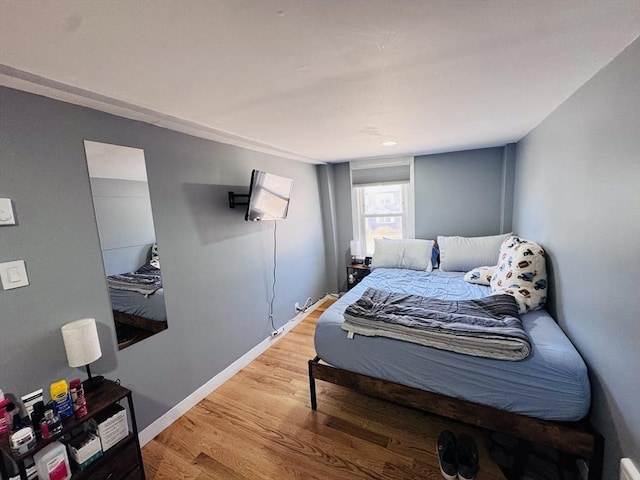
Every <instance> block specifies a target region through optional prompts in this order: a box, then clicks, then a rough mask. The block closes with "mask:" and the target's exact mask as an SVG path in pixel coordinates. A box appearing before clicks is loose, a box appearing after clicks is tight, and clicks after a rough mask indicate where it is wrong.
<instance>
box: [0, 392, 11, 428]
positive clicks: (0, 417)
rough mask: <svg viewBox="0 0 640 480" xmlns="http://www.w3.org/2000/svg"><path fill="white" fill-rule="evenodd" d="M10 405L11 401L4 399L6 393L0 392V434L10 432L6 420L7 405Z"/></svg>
mask: <svg viewBox="0 0 640 480" xmlns="http://www.w3.org/2000/svg"><path fill="white" fill-rule="evenodd" d="M8 404H9V399H8V398H5V397H4V392H3V391H2V390H0V434H2V433H7V431H8V430H9V428H8V426H7V420H6V418H5V413H7V405H8Z"/></svg>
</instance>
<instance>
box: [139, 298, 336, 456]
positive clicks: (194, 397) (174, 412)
mask: <svg viewBox="0 0 640 480" xmlns="http://www.w3.org/2000/svg"><path fill="white" fill-rule="evenodd" d="M328 298H332V297H331V296H330V295H326V296H325V297H323V298H321V299H320V300H318V301H317V302H316V303H314V304H313V305H312V306H311V307H309V308H308V309H307V310H306V311H305V312H302V313H299V314H298V315H296V316H295V317H294V318H292V319H291V320H289V321H288V322H287V323H286V324H285V325H284V332H283V333H282V334H280V335H277V336H275V337H268V338H265V339H264V340H263V341H262V342H260V343H259V344H258V345H256V346H255V347H253V348H252V349H251V350H249V351H248V352H247V353H245V354H244V355H243V356H241V357H240V358H239V359H237V360H236V361H235V362H233V363H232V364H231V365H229V366H228V367H227V368H225V369H224V370H222V371H221V372H220V373H218V374H217V375H216V376H215V377H213V378H212V379H211V380H209V381H208V382H207V383H205V384H204V385H202V386H201V387H200V388H198V389H197V390H196V391H195V392H193V393H192V394H191V395H189V396H188V397H187V398H185V399H184V400H182V401H181V402H180V403H178V404H177V405H176V406H174V407H173V408H171V410H169V411H168V412H167V413H165V414H164V415H162V416H161V417H160V418H158V419H157V420H156V421H155V422H153V423H151V424H150V425H149V426H147V427H146V428H144V429H143V430H141V431H140V432H138V438H139V439H140V445H141V446H144V445H146V444H147V443H149V442H150V441H151V440H153V438H155V437H156V436H157V435H159V434H160V433H161V432H162V431H163V430H164V429H165V428H167V427H169V425H171V424H172V423H173V422H175V421H176V420H178V419H179V418H180V417H181V416H182V415H184V414H185V413H186V412H187V411H189V409H191V408H192V407H194V406H195V405H197V404H198V402H199V401H201V400H202V399H204V398H206V397H207V396H208V395H209V394H211V392H213V391H214V390H216V389H217V388H218V387H220V386H221V385H222V384H223V383H224V382H226V381H227V380H229V379H230V378H231V377H233V376H234V375H235V374H236V373H238V372H239V371H240V370H242V369H243V368H244V367H246V366H247V365H249V363H251V362H252V361H253V360H255V359H256V358H258V357H259V356H260V355H261V354H262V353H263V352H265V351H266V350H267V349H268V348H269V347H271V346H272V345H274V344H275V343H276V342H278V341H280V339H281V338H282V337H284V336H285V335H286V334H287V333H289V331H290V330H291V329H292V328H293V327H295V326H296V325H297V324H299V323H300V322H301V321H302V320H303V319H304V318H305V317H306V316H307V315H309V314H310V313H311V312H313V311H314V310H315V309H316V308H318V306H320V305H321V303H322V301H324V300H326V299H328Z"/></svg>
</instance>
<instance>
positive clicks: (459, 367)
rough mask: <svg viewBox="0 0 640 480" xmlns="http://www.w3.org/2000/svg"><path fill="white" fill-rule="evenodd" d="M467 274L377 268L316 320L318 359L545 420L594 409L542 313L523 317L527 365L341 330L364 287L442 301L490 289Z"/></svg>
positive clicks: (580, 373)
mask: <svg viewBox="0 0 640 480" xmlns="http://www.w3.org/2000/svg"><path fill="white" fill-rule="evenodd" d="M463 276H464V273H459V272H440V271H438V270H434V271H433V272H418V271H414V270H403V269H384V268H380V269H376V270H374V271H373V272H372V273H371V274H370V275H368V276H367V277H365V278H364V279H363V280H362V281H361V282H360V283H359V284H358V285H356V286H355V287H354V288H353V289H351V290H350V291H348V292H347V293H346V294H345V295H344V296H343V297H342V298H340V299H339V300H338V301H336V302H335V303H334V304H333V305H332V306H331V307H330V308H329V309H327V311H325V312H324V313H323V314H322V315H321V316H320V318H319V319H318V324H317V326H316V332H315V347H316V352H317V354H318V356H319V357H320V358H321V359H322V360H323V361H325V362H327V363H328V364H330V365H333V366H335V367H338V368H342V369H344V370H348V371H352V372H356V373H360V374H363V375H369V376H372V377H376V378H381V379H384V380H388V381H392V382H396V383H400V384H403V385H407V386H410V387H416V388H419V389H421V390H427V391H430V392H434V393H439V394H442V395H446V396H449V397H454V398H458V399H462V400H468V401H471V402H474V403H479V404H482V405H488V406H490V407H494V408H497V409H500V410H506V411H510V412H513V413H518V414H522V415H528V416H531V417H535V418H540V419H543V420H556V421H576V420H580V419H581V418H583V417H584V416H585V415H586V414H587V412H588V410H589V405H590V403H591V393H590V385H589V378H588V374H587V367H586V365H585V363H584V361H583V360H582V358H581V357H580V355H579V353H578V352H577V350H576V349H575V347H574V346H573V345H572V343H571V341H570V340H569V339H568V338H567V336H566V335H565V334H564V332H563V331H562V330H561V329H560V327H559V326H558V325H557V324H556V322H555V321H554V320H553V318H552V317H551V316H550V315H549V314H548V313H547V312H546V311H544V310H536V311H533V312H528V313H526V314H524V315H521V318H522V320H523V325H524V328H525V331H526V332H527V334H528V335H529V338H530V340H531V345H532V350H531V354H530V355H529V356H528V357H527V358H525V359H524V360H519V361H505V360H494V359H488V358H480V357H474V356H471V355H464V354H459V353H454V352H449V351H444V350H438V349H436V348H431V347H425V346H422V345H418V344H414V343H409V342H404V341H401V340H394V339H390V338H384V337H365V336H362V335H355V336H354V338H353V339H348V338H347V332H345V331H344V330H342V328H341V325H342V322H343V313H344V310H345V309H346V308H347V306H348V305H349V304H351V303H353V302H355V301H356V300H357V299H358V298H360V296H361V295H362V293H363V292H364V291H365V290H366V289H367V288H368V287H373V288H377V289H381V290H387V291H392V292H402V293H408V294H413V295H422V296H428V297H429V296H430V297H436V298H441V299H445V300H463V299H473V298H481V297H484V296H486V295H488V294H489V293H490V289H489V287H485V286H482V285H475V284H470V283H467V282H465V281H464V280H463Z"/></svg>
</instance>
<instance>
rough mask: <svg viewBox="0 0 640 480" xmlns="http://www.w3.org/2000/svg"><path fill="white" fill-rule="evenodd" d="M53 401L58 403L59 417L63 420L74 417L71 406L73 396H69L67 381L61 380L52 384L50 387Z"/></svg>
mask: <svg viewBox="0 0 640 480" xmlns="http://www.w3.org/2000/svg"><path fill="white" fill-rule="evenodd" d="M49 389H50V393H51V400H53V401H54V402H55V403H56V407H57V410H58V415H60V417H61V418H67V417H71V416H72V415H73V406H72V404H71V395H69V387H68V386H67V382H66V381H65V380H59V381H57V382H54V383H52V384H51V387H49Z"/></svg>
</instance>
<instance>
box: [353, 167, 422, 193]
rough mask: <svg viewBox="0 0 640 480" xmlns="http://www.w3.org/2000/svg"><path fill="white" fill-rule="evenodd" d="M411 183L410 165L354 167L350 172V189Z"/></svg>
mask: <svg viewBox="0 0 640 480" xmlns="http://www.w3.org/2000/svg"><path fill="white" fill-rule="evenodd" d="M410 181H411V164H409V163H406V164H398V165H380V166H371V167H360V168H358V167H356V168H354V169H353V170H352V171H351V186H352V187H370V186H374V185H389V184H402V183H409V182H410Z"/></svg>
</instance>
